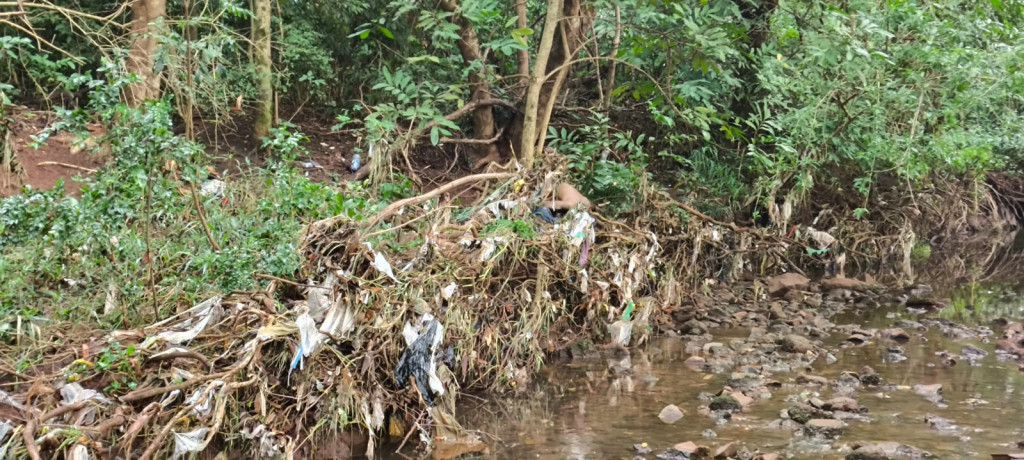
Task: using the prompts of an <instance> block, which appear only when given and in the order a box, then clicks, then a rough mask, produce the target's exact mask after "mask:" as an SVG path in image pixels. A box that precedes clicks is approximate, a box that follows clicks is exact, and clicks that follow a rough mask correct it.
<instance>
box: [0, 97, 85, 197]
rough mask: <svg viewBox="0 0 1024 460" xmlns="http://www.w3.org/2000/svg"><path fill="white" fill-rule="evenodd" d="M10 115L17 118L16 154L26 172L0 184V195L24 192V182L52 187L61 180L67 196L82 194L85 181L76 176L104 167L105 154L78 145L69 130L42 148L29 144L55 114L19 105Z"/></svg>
mask: <svg viewBox="0 0 1024 460" xmlns="http://www.w3.org/2000/svg"><path fill="white" fill-rule="evenodd" d="M11 116H12V118H13V120H14V122H13V123H12V124H11V129H12V132H13V134H14V154H15V156H16V157H17V159H18V162H19V163H21V165H22V167H23V168H25V175H24V176H23V177H20V178H12V180H11V181H10V183H8V184H6V186H3V187H0V197H7V196H11V195H16V194H18V193H21V190H22V186H23V185H28V186H31V187H32V188H34V189H39V190H49V189H51V188H53V187H54V186H55V185H57V181H59V180H63V181H64V190H65V191H66V192H67V194H68V195H70V196H79V195H81V186H82V184H81V182H79V181H77V180H75V178H77V177H83V176H88V175H90V174H91V173H90V172H88V170H95V169H96V168H99V167H100V166H102V165H103V163H104V162H105V159H104V158H102V155H97V154H95V153H92V152H89V151H87V150H86V149H80V148H75V147H74V146H73V143H74V142H73V140H74V139H73V136H72V135H70V134H68V133H60V134H58V135H55V136H53V137H52V138H50V139H49V140H48V141H47V142H46V143H45V144H44V145H42V146H40V147H39V149H34V148H32V146H31V145H30V144H31V142H32V138H31V136H32V135H35V134H38V133H39V132H41V131H42V130H43V129H44V128H46V126H47V125H48V124H50V123H52V122H53V121H55V118H54V115H53V113H52V112H44V111H35V110H30V109H28V108H26V107H21V106H16V107H14V108H13V110H12V114H11ZM0 185H2V184H0Z"/></svg>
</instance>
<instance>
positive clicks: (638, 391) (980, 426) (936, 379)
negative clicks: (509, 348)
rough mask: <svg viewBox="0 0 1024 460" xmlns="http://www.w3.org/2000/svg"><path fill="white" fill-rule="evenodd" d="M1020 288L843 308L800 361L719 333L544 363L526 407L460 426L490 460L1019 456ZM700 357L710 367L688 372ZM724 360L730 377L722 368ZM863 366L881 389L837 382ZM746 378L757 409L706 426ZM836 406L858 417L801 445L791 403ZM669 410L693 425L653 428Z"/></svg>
mask: <svg viewBox="0 0 1024 460" xmlns="http://www.w3.org/2000/svg"><path fill="white" fill-rule="evenodd" d="M1004 278H1005V277H1004ZM1011 278H1012V276H1011ZM1021 287H1022V284H1021V283H1019V282H1016V281H1014V280H1012V279H1010V280H1009V281H1006V280H1004V281H1003V282H991V281H986V282H983V283H979V282H967V283H962V284H960V285H957V286H954V287H952V288H951V289H941V288H940V285H939V284H936V286H935V290H936V291H935V296H942V297H944V298H947V299H949V303H948V306H946V307H944V308H941V309H938V310H930V311H927V310H914V309H912V308H907V307H906V306H900V305H898V303H897V302H892V301H882V302H881V305H880V306H877V307H873V308H863V307H860V308H858V307H849V308H842V309H841V311H840V312H839V313H838V314H837V315H835V316H832V317H829V318H828V320H829V321H831V323H832V324H833V325H834V326H829V327H828V328H825V329H826V330H828V336H827V337H823V338H821V339H820V342H816V343H815V347H814V350H812V351H809V352H807V353H804V354H801V355H797V359H796V360H792V359H790V360H789V361H780V360H777V359H775V358H766V357H763V356H762V357H759V354H760V355H765V356H768V355H771V356H778V354H779V353H778V351H777V350H772V349H771V348H770V347H769V348H768V351H762V348H759V345H758V344H757V342H756V341H754V340H753V339H751V336H752V335H751V330H750V329H745V328H734V329H726V330H717V331H714V330H713V331H711V335H712V339H711V341H712V342H716V343H717V344H712V345H711V346H708V345H707V344H708V343H709V340H708V338H707V337H703V338H694V337H689V336H685V335H684V336H681V337H665V338H657V339H654V340H652V341H651V342H650V343H648V344H647V345H644V346H640V347H636V348H633V349H631V350H630V352H629V353H623V352H617V353H616V352H613V351H609V350H604V351H600V352H595V353H594V354H592V355H589V356H586V357H578V358H575V359H572V360H569V361H567V362H560V363H550V364H549V365H548V366H546V368H545V370H543V371H542V373H541V375H539V376H538V377H537V379H536V380H535V381H534V382H533V383H532V384H531V385H530V386H529V387H528V389H526V390H524V391H522V392H521V393H520V394H519V395H516V396H505V397H489V398H486V399H476V398H474V397H466V398H464V399H463V402H462V404H461V406H460V408H459V414H460V419H461V420H462V421H463V424H464V425H465V426H466V427H467V428H470V429H473V430H477V432H478V433H479V434H480V436H481V437H482V438H483V439H484V440H485V441H488V444H489V445H490V452H489V454H488V455H485V456H484V457H486V458H501V459H506V458H507V459H523V458H544V459H549V458H550V459H584V458H586V459H633V458H646V459H655V458H659V457H658V455H659V454H662V455H664V454H665V453H666V452H669V453H671V449H672V447H673V446H674V445H676V444H678V443H682V442H686V441H692V442H694V443H696V444H698V445H702V446H707V447H708V448H710V451H711V452H714V451H715V449H716V448H717V447H719V446H722V445H725V444H727V443H729V442H731V441H739V445H740V451H739V453H737V454H736V457H738V458H755V457H756V456H757V455H761V454H768V453H777V454H779V455H780V456H781V458H843V457H845V456H846V455H847V454H849V453H850V452H851V451H852V449H853V447H854V446H855V445H856V444H857V443H864V442H883V441H895V442H899V443H902V444H906V445H909V446H913V447H916V448H918V449H923V450H925V451H928V452H930V453H932V454H934V455H935V456H937V457H939V458H991V457H990V456H991V454H1010V453H1015V454H1021V453H1024V450H1022V449H1021V448H1020V447H1018V442H1020V441H1024V372H1022V371H1020V370H1018V365H1019V364H1018V362H1017V360H1016V359H1014V358H1013V357H1012V356H1007V355H1004V354H997V353H996V342H997V341H998V340H999V339H1000V338H1001V337H1002V334H1003V329H1004V327H1005V324H1006V323H1007V322H1008V321H1009V322H1012V321H1019V320H1021V319H1024V296H1022V295H1021V294H1022V291H1021ZM916 323H922V326H924V327H923V328H918V327H915V325H916ZM844 325H848V326H844ZM897 326H899V327H901V328H902V329H903V330H904V331H905V332H906V333H907V336H908V337H909V340H892V339H889V338H886V336H885V333H884V330H886V329H888V328H893V327H897ZM858 328H859V329H862V330H869V329H876V330H878V331H883V333H881V334H875V335H874V336H873V337H872V338H871V339H869V340H867V341H865V342H864V343H862V344H856V343H853V342H850V341H848V340H847V339H848V337H850V335H851V334H850V330H853V329H858ZM769 329H770V328H769ZM718 344H720V345H718ZM716 347H717V349H716ZM965 347H977V348H978V349H980V350H983V352H984V353H986V354H985V355H984V356H981V357H978V358H976V359H971V358H972V357H977V356H980V355H981V354H982V352H978V351H976V350H972V349H969V348H968V349H965ZM722 350H725V351H724V352H723V351H722ZM693 356H701V357H705V358H707V359H708V361H707V362H708V363H711V362H712V361H713V360H714V363H715V364H716V365H715V366H701V365H699V363H700V361H698V362H697V363H695V362H693V361H692V360H691V361H690V362H687V359H688V358H691V357H693ZM714 356H719V357H721V356H724V358H721V359H714V358H713V357H714ZM723 362H725V363H729V362H732V363H733V364H735V365H734V366H731V367H729V366H726V367H722V366H719V365H720V364H721V363H723ZM794 363H795V364H794ZM864 366H870V367H871V368H873V369H874V370H875V371H877V373H878V375H879V376H880V377H881V384H879V385H855V386H854V387H853V388H843V387H841V386H840V385H838V384H837V382H838V381H839V380H841V378H840V377H841V375H842V373H844V372H853V373H860V372H861V370H862V368H863V367H864ZM709 368H714V369H709ZM740 371H745V372H756V373H758V374H759V375H760V376H761V377H762V378H763V379H764V385H762V389H759V390H755V391H753V394H755V396H754V402H753V403H751V404H749V405H748V406H746V407H745V408H744V409H743V410H742V411H740V412H736V413H734V414H731V417H720V416H715V414H710V413H709V410H708V408H707V406H708V401H709V396H710V395H712V394H717V393H719V392H720V391H722V389H723V387H724V386H726V385H727V381H728V380H729V379H730V377H732V378H735V375H732V374H733V373H734V372H740ZM801 373H806V374H813V375H816V376H820V377H825V378H826V379H827V380H828V384H826V385H813V384H806V383H798V381H797V376H798V375H800V374H801ZM932 384H941V386H942V389H941V393H939V394H930V393H929V391H928V390H927V389H925V390H922V389H921V388H920V387H919V388H916V389H915V385H932ZM749 394H751V392H748V395H749ZM835 396H849V397H851V398H853V399H855V400H856V401H857V403H858V404H859V406H861V407H862V408H863V409H862V412H861V413H843V414H842V417H839V416H837V417H836V418H842V419H843V420H844V422H845V424H846V427H845V429H844V430H843V432H842V434H840V435H839V436H838V437H824V438H822V437H818V436H813V435H811V434H806V433H805V431H806V430H804V429H802V427H801V426H800V425H798V424H796V423H795V422H793V421H792V420H788V415H787V409H788V408H789V407H790V406H791V405H792V404H794V403H798V402H806V401H808V400H809V399H811V398H819V399H821V400H828V399H830V398H833V397H835ZM670 404H674V405H676V406H678V408H680V409H681V410H682V411H683V412H684V414H685V415H684V416H683V418H682V419H681V420H678V421H676V422H675V423H671V424H669V423H665V422H663V421H662V420H661V419H659V413H660V412H661V411H662V409H663V408H664V407H665V406H667V405H670ZM865 410H866V411H865ZM836 414H837V415H839V413H836ZM642 443H646V446H643V445H641V446H636V447H635V445H637V444H642ZM638 447H639V449H638ZM644 447H646V448H649V449H651V452H649V453H645V452H646V450H645V449H644ZM1022 447H1024V444H1022Z"/></svg>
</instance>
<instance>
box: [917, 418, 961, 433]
mask: <svg viewBox="0 0 1024 460" xmlns="http://www.w3.org/2000/svg"><path fill="white" fill-rule="evenodd" d="M924 423H927V424H928V426H930V427H932V428H934V429H936V430H939V431H956V430H958V429H960V427H958V426H957V425H956V422H954V421H952V420H950V419H948V418H944V417H939V416H938V415H932V414H927V415H925V416H924Z"/></svg>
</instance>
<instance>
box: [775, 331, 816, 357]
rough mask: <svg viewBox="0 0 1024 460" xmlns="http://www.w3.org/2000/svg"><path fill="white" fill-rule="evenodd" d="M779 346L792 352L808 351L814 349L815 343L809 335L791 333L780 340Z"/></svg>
mask: <svg viewBox="0 0 1024 460" xmlns="http://www.w3.org/2000/svg"><path fill="white" fill-rule="evenodd" d="M779 347H781V348H782V351H788V352H790V353H807V352H808V351H811V350H813V349H814V344H812V343H811V341H810V340H808V339H807V337H804V336H800V335H796V334H789V335H787V336H785V337H783V338H782V339H780V340H779Z"/></svg>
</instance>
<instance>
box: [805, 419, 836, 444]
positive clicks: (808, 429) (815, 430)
mask: <svg viewBox="0 0 1024 460" xmlns="http://www.w3.org/2000/svg"><path fill="white" fill-rule="evenodd" d="M844 428H846V424H845V423H843V422H842V421H840V420H832V419H821V418H816V419H813V420H808V421H807V423H806V424H805V425H804V433H806V434H807V435H808V436H816V437H819V438H825V439H834V438H838V437H839V435H841V434H843V429H844Z"/></svg>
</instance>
